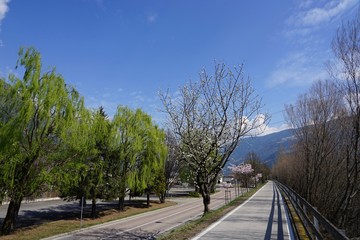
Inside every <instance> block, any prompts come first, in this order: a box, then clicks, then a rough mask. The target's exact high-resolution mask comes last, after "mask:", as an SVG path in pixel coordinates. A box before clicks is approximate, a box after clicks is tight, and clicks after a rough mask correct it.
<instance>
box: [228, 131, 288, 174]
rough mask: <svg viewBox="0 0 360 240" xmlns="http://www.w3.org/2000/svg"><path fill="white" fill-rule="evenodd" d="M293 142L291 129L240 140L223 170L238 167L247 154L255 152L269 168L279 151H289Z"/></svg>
mask: <svg viewBox="0 0 360 240" xmlns="http://www.w3.org/2000/svg"><path fill="white" fill-rule="evenodd" d="M294 142H295V136H294V133H293V130H292V129H287V130H283V131H280V132H276V133H272V134H268V135H265V136H257V137H249V138H245V139H242V140H241V141H240V143H239V146H238V147H237V148H236V149H235V150H234V152H233V153H232V155H231V157H230V160H229V161H228V163H227V164H226V166H225V168H224V170H225V172H227V170H228V166H230V165H231V164H234V165H238V164H240V163H242V162H244V160H245V157H246V155H247V154H248V153H249V152H255V153H256V154H257V155H258V157H259V158H260V160H261V161H262V162H264V163H266V164H267V165H268V166H269V167H271V166H272V165H274V163H275V161H276V157H277V155H278V152H279V150H280V149H284V150H289V149H290V148H291V146H292V145H293V144H294Z"/></svg>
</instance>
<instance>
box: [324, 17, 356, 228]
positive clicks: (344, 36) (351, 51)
mask: <svg viewBox="0 0 360 240" xmlns="http://www.w3.org/2000/svg"><path fill="white" fill-rule="evenodd" d="M332 49H333V52H334V55H335V57H336V61H335V63H334V64H333V65H330V68H329V70H330V73H331V74H332V76H334V78H335V79H337V80H338V82H339V86H340V89H341V92H342V94H343V96H344V99H345V101H346V105H347V114H346V115H345V116H346V118H344V125H347V126H348V130H347V131H346V132H347V134H348V136H347V137H346V138H345V139H346V140H348V143H347V144H346V151H345V152H346V155H345V157H344V158H345V161H346V184H345V186H344V187H345V192H344V194H343V196H342V202H343V204H342V206H340V207H339V208H338V210H337V214H338V215H339V217H340V221H339V223H340V225H341V226H343V225H344V224H345V223H347V224H349V223H354V224H355V225H356V226H355V227H354V228H357V229H358V230H357V231H358V234H360V231H359V229H360V223H359V221H358V220H359V219H360V207H359V201H358V200H359V199H360V12H359V13H358V14H357V16H356V17H355V18H354V19H353V20H351V21H348V22H347V23H346V24H343V25H342V26H341V27H340V28H339V29H338V31H337V34H336V35H335V37H334V39H333V42H332ZM354 204H355V205H356V204H357V205H356V206H355V205H354ZM353 209H357V211H353ZM344 213H346V214H344ZM356 222H357V223H356Z"/></svg>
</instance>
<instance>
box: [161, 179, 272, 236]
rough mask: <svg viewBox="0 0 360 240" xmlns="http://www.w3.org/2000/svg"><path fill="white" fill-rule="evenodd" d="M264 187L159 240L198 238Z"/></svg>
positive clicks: (165, 234)
mask: <svg viewBox="0 0 360 240" xmlns="http://www.w3.org/2000/svg"><path fill="white" fill-rule="evenodd" d="M264 185H265V184H259V185H258V186H257V187H256V188H252V189H250V191H249V192H246V193H244V194H243V195H241V196H239V197H238V198H235V199H234V200H233V201H231V202H230V203H228V204H227V205H225V206H222V207H221V208H218V209H216V210H213V211H210V212H209V213H208V214H206V215H205V216H203V217H201V218H199V219H196V220H192V221H189V222H187V223H186V224H184V225H181V226H179V227H177V228H174V229H172V230H170V231H169V232H166V233H163V234H161V235H159V236H158V237H157V239H158V240H179V239H189V238H192V237H194V236H196V235H197V234H199V233H200V232H201V231H203V230H204V229H205V228H207V227H208V226H210V225H211V224H212V223H214V222H216V221H217V220H219V219H220V218H221V217H223V216H225V215H226V214H227V213H229V212H230V211H232V210H233V209H235V208H236V207H237V206H239V205H240V204H242V203H244V202H245V201H246V200H247V199H248V198H250V197H251V196H252V195H254V194H255V193H256V192H257V190H259V189H260V188H261V187H262V186H264Z"/></svg>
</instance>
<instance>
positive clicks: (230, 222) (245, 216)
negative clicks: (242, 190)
mask: <svg viewBox="0 0 360 240" xmlns="http://www.w3.org/2000/svg"><path fill="white" fill-rule="evenodd" d="M289 224H290V222H289V220H288V215H287V212H286V211H285V209H284V204H283V200H282V197H281V195H280V193H279V191H278V189H277V188H276V186H275V184H274V183H273V182H269V183H267V184H266V185H265V186H264V187H263V188H261V189H260V190H259V191H258V192H257V193H256V194H255V195H253V196H252V197H251V198H250V199H249V200H248V201H246V202H245V203H243V204H242V205H240V206H239V207H237V208H236V209H234V210H233V211H232V212H230V213H229V214H227V215H226V216H224V217H223V218H222V219H220V220H219V221H218V222H215V223H214V224H212V225H211V226H209V227H208V228H207V229H205V230H204V231H203V232H202V233H200V234H199V235H198V236H196V237H195V238H193V240H198V239H206V240H212V239H214V240H215V239H216V240H219V239H221V240H223V239H265V240H268V239H293V237H291V236H292V232H291V226H290V225H289Z"/></svg>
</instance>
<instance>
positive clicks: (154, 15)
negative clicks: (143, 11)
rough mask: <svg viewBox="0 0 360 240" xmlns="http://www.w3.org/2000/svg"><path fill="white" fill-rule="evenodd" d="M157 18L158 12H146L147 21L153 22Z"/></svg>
mask: <svg viewBox="0 0 360 240" xmlns="http://www.w3.org/2000/svg"><path fill="white" fill-rule="evenodd" d="M157 18H158V14H157V13H148V14H147V18H146V20H147V22H148V23H154V22H155V21H156V20H157Z"/></svg>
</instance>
